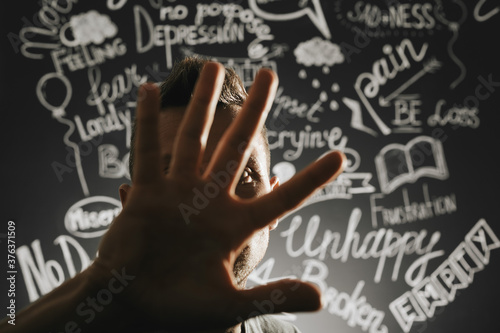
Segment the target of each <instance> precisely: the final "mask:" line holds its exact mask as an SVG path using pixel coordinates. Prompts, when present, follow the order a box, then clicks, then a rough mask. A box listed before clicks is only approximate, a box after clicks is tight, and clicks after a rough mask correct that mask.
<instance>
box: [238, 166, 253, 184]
mask: <svg viewBox="0 0 500 333" xmlns="http://www.w3.org/2000/svg"><path fill="white" fill-rule="evenodd" d="M252 175H253V172H252V170H250V168H245V170H243V174H242V175H241V177H240V184H251V183H252V182H253V181H254V179H253V177H252Z"/></svg>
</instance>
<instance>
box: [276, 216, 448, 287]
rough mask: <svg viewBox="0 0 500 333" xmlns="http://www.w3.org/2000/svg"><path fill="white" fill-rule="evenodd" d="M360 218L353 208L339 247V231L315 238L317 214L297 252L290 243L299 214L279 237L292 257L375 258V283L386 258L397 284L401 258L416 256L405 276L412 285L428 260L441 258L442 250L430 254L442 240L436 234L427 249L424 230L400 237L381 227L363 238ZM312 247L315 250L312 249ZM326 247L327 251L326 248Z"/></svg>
mask: <svg viewBox="0 0 500 333" xmlns="http://www.w3.org/2000/svg"><path fill="white" fill-rule="evenodd" d="M361 215H362V214H361V210H360V209H359V208H355V209H353V211H352V213H351V216H350V218H349V222H348V225H347V230H346V233H345V239H344V242H343V244H342V245H340V242H341V239H342V237H341V235H340V233H339V232H333V231H331V230H329V229H326V230H325V231H324V232H323V238H322V239H321V237H320V236H317V233H318V229H319V224H320V217H319V216H318V215H314V216H312V217H311V218H310V219H309V222H308V224H307V226H306V231H305V236H304V242H303V245H302V246H300V247H299V248H298V249H295V248H294V246H293V244H294V236H295V232H296V231H297V230H298V229H299V228H300V226H301V224H302V217H301V216H300V215H295V216H294V217H293V218H292V220H291V222H290V227H289V228H288V230H285V231H282V232H281V233H280V236H281V237H284V238H286V251H287V253H288V255H289V256H290V257H292V258H296V257H299V256H301V255H305V256H307V257H309V258H318V259H319V260H325V259H326V258H327V255H328V256H329V258H331V259H334V260H340V261H342V262H346V261H347V260H348V258H349V256H352V257H353V258H356V259H363V260H367V259H370V258H373V259H375V258H376V259H378V265H377V270H376V272H375V276H374V281H375V282H376V283H379V282H380V281H381V278H382V273H383V271H384V268H385V264H386V261H387V259H390V258H396V259H395V262H394V266H393V270H392V275H391V280H392V281H396V280H397V279H398V276H399V270H400V268H401V263H402V261H403V258H404V257H405V256H409V255H411V254H413V253H416V254H418V255H419V258H418V259H417V260H415V262H414V265H412V266H410V268H409V269H408V270H407V274H406V275H405V279H406V282H407V283H408V284H410V285H415V284H417V283H418V282H420V281H421V280H422V278H423V276H424V275H425V270H426V268H427V264H428V261H429V260H430V259H432V258H434V257H437V256H440V255H442V251H432V250H433V247H434V245H436V243H437V242H438V241H439V239H440V237H441V233H440V232H439V231H436V232H434V233H433V234H432V236H431V237H430V239H429V240H428V244H427V245H426V246H425V245H424V240H425V238H426V236H427V231H426V230H421V231H420V232H415V231H405V232H404V233H403V234H400V233H398V232H395V231H394V230H392V229H385V228H381V229H378V230H374V231H370V232H369V233H368V234H366V235H365V237H364V238H363V239H362V238H361V235H360V234H359V233H358V232H357V231H356V228H357V227H358V224H359V222H360V220H361ZM314 246H316V247H315V248H314ZM329 247H330V249H328V248H329ZM415 271H417V274H414V273H415ZM408 272H410V273H408Z"/></svg>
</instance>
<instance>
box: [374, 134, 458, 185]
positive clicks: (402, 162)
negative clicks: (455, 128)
mask: <svg viewBox="0 0 500 333" xmlns="http://www.w3.org/2000/svg"><path fill="white" fill-rule="evenodd" d="M375 166H376V168H377V174H378V178H379V183H380V188H381V190H382V192H383V193H386V194H388V193H391V192H392V191H394V190H395V189H396V188H398V187H399V186H400V185H401V184H404V183H414V182H415V181H416V180H417V179H419V178H420V177H431V178H436V179H441V180H444V179H447V178H448V168H447V166H446V161H445V159H444V153H443V145H442V144H441V141H439V140H438V139H434V138H432V137H429V136H418V137H416V138H414V139H412V140H410V141H409V142H408V143H407V144H406V145H403V144H398V143H392V144H389V145H387V146H385V147H384V148H382V150H380V152H379V153H378V154H377V156H376V157H375Z"/></svg>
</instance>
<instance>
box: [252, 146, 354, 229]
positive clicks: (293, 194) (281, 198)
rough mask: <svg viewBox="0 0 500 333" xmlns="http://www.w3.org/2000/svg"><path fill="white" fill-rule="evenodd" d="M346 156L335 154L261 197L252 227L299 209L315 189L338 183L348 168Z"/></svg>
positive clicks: (263, 225) (253, 211) (258, 200)
mask: <svg viewBox="0 0 500 333" xmlns="http://www.w3.org/2000/svg"><path fill="white" fill-rule="evenodd" d="M345 163H346V157H345V155H344V154H343V153H341V152H340V151H333V152H330V153H328V154H326V155H325V156H323V157H322V158H320V159H319V160H317V161H315V162H314V163H313V164H311V165H309V166H308V167H307V168H305V169H304V170H302V171H301V172H299V173H298V174H296V175H295V176H294V177H293V178H292V179H290V180H289V181H287V182H286V183H284V184H283V185H280V186H279V187H278V188H277V189H275V190H273V191H272V192H270V193H268V194H266V195H264V196H262V197H259V198H258V199H256V200H255V201H254V202H253V203H252V204H251V205H250V207H249V208H250V209H249V214H250V216H251V217H252V220H253V225H252V227H253V228H254V229H255V230H257V229H260V228H263V227H265V226H266V225H267V224H269V223H270V222H271V221H273V220H275V219H277V218H278V217H280V216H282V215H283V214H285V213H286V212H288V211H290V210H292V209H294V208H296V207H297V206H299V205H300V204H301V203H302V202H304V200H305V199H306V198H307V197H309V196H310V195H311V194H312V193H313V192H314V191H315V190H317V189H318V188H320V187H321V186H323V185H324V184H326V183H328V182H329V181H332V180H334V179H335V178H336V177H338V175H340V174H341V173H342V171H343V169H344V165H345Z"/></svg>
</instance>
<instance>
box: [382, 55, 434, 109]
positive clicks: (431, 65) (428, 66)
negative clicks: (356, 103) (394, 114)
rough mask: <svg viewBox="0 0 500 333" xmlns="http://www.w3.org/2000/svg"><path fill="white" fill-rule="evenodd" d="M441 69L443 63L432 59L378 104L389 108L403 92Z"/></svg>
mask: <svg viewBox="0 0 500 333" xmlns="http://www.w3.org/2000/svg"><path fill="white" fill-rule="evenodd" d="M439 68H441V62H440V61H437V60H436V58H432V59H431V60H429V61H428V62H426V63H425V64H424V68H422V69H421V70H420V71H419V72H418V73H417V74H415V75H413V76H412V77H411V78H410V79H409V80H408V81H406V82H405V83H403V84H402V85H401V86H399V88H398V89H396V90H394V91H393V92H392V93H391V94H389V95H387V97H383V96H380V97H379V98H378V104H379V105H380V106H389V101H391V100H393V99H394V98H395V97H396V96H398V95H399V94H401V93H402V92H403V91H405V90H406V89H407V88H408V87H409V86H411V85H412V84H414V83H415V82H417V81H418V80H419V79H420V78H421V77H423V76H424V75H425V74H427V73H434V72H435V71H436V70H438V69H439Z"/></svg>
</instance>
